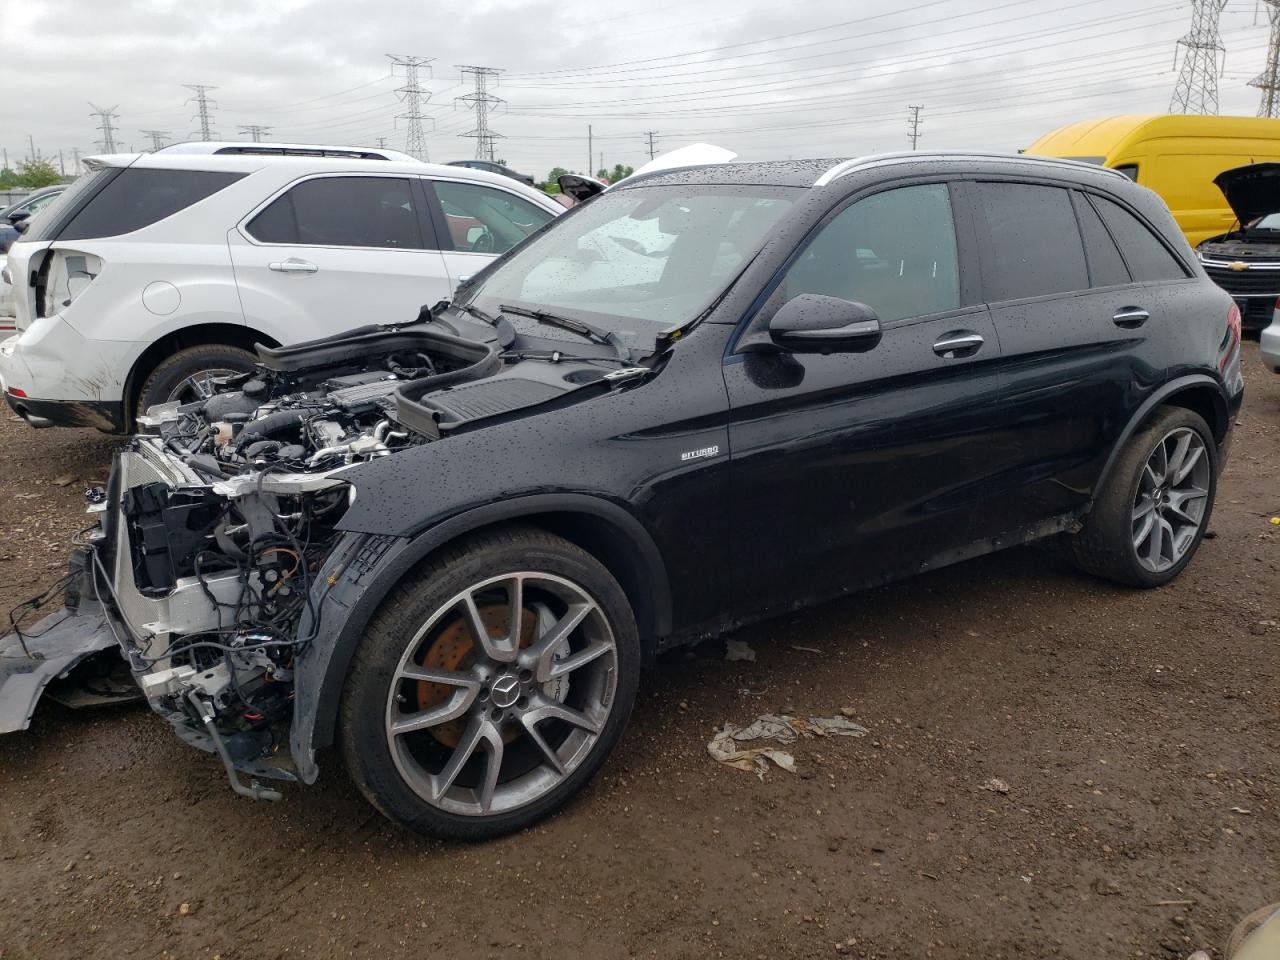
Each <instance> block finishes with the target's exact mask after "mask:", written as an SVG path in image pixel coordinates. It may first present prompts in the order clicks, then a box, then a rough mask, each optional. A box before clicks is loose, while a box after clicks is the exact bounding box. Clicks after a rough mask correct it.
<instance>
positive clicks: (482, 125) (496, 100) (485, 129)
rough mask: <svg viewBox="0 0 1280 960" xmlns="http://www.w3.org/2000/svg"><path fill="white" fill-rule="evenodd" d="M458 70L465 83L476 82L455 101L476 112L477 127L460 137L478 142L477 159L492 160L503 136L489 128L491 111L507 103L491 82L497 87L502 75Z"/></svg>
mask: <svg viewBox="0 0 1280 960" xmlns="http://www.w3.org/2000/svg"><path fill="white" fill-rule="evenodd" d="M458 69H459V70H461V71H462V79H463V80H464V81H465V80H466V78H467V77H468V76H470V77H471V78H472V80H473V81H474V82H475V89H474V90H473V91H472V92H471V93H468V94H465V95H463V96H461V97H456V98H455V100H461V101H462V102H463V103H465V104H467V105H469V106H470V107H471V108H472V109H473V110H475V112H476V125H475V126H474V127H472V128H471V129H470V130H468V131H467V132H466V133H460V134H458V136H460V137H472V138H474V139H475V141H476V159H477V160H492V159H493V143H494V141H495V140H499V139H501V138H502V134H500V133H498V132H497V131H495V130H493V129H491V128H490V126H489V111H490V110H491V109H493V108H494V107H497V106H498V105H499V104H503V103H506V101H505V100H503V99H502V98H501V97H495V96H494V95H493V94H491V93H490V92H489V81H490V80H492V81H493V83H494V85H495V86H496V85H497V82H498V75H499V74H500V73H502V71H501V70H499V69H497V68H496V67H467V66H462V65H461V64H459V65H458ZM590 160H591V157H590V153H588V156H587V166H588V168H590V166H591V163H590Z"/></svg>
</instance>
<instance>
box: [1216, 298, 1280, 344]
mask: <svg viewBox="0 0 1280 960" xmlns="http://www.w3.org/2000/svg"><path fill="white" fill-rule="evenodd" d="M1276 306H1277V307H1278V308H1280V298H1277V299H1276ZM1227 326H1228V327H1230V328H1231V334H1232V336H1233V337H1234V338H1235V341H1236V343H1239V342H1240V339H1241V337H1243V336H1244V334H1243V328H1242V327H1241V320H1240V307H1239V305H1238V304H1236V303H1232V304H1231V309H1230V310H1228V311H1227Z"/></svg>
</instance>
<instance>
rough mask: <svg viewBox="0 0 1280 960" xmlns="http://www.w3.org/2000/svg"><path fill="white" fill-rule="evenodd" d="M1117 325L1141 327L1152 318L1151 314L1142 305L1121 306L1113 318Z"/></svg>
mask: <svg viewBox="0 0 1280 960" xmlns="http://www.w3.org/2000/svg"><path fill="white" fill-rule="evenodd" d="M1111 319H1112V320H1114V321H1115V324H1116V326H1117V327H1129V328H1133V327H1140V326H1142V325H1143V324H1144V323H1146V322H1147V321H1148V320H1149V319H1151V314H1149V313H1147V311H1145V310H1143V309H1142V308H1141V307H1121V308H1120V309H1119V310H1117V311H1116V314H1115V316H1113V317H1112V318H1111Z"/></svg>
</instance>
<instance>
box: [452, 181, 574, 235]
mask: <svg viewBox="0 0 1280 960" xmlns="http://www.w3.org/2000/svg"><path fill="white" fill-rule="evenodd" d="M434 186H435V189H436V196H438V197H439V198H440V206H441V207H443V208H444V217H445V222H446V223H447V224H448V225H449V237H450V239H451V240H452V241H453V249H455V250H463V251H466V252H468V253H505V252H506V251H508V250H510V249H511V248H512V247H514V246H515V245H516V244H517V243H519V242H520V241H521V240H523V239H524V238H525V237H527V236H528V235H529V234H531V233H533V231H535V230H537V229H538V228H539V227H540V226H542V225H543V224H544V223H546V222H547V221H548V220H550V219H551V218H552V216H554V214H552V213H551V212H550V211H549V210H543V209H542V208H541V207H539V206H536V205H535V204H532V203H530V202H529V201H528V200H525V199H523V198H521V197H517V196H516V195H515V194H513V193H508V192H507V191H506V190H496V189H494V188H493V187H484V186H481V185H480V184H476V183H457V182H455V181H450V180H437V181H435V184H434Z"/></svg>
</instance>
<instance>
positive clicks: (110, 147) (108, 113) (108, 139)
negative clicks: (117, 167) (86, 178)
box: [89, 103, 120, 153]
mask: <svg viewBox="0 0 1280 960" xmlns="http://www.w3.org/2000/svg"><path fill="white" fill-rule="evenodd" d="M117 106H119V104H117ZM89 109H90V110H92V111H93V113H91V114H89V116H91V117H97V118H98V129H99V130H101V131H102V139H101V140H99V141H98V143H99V144H100V145H101V146H102V152H103V153H115V152H116V129H115V127H114V126H112V124H111V121H112V120H119V119H120V115H119V114H118V113H116V108H115V107H100V106H98V105H97V104H94V103H91V104H89Z"/></svg>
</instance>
